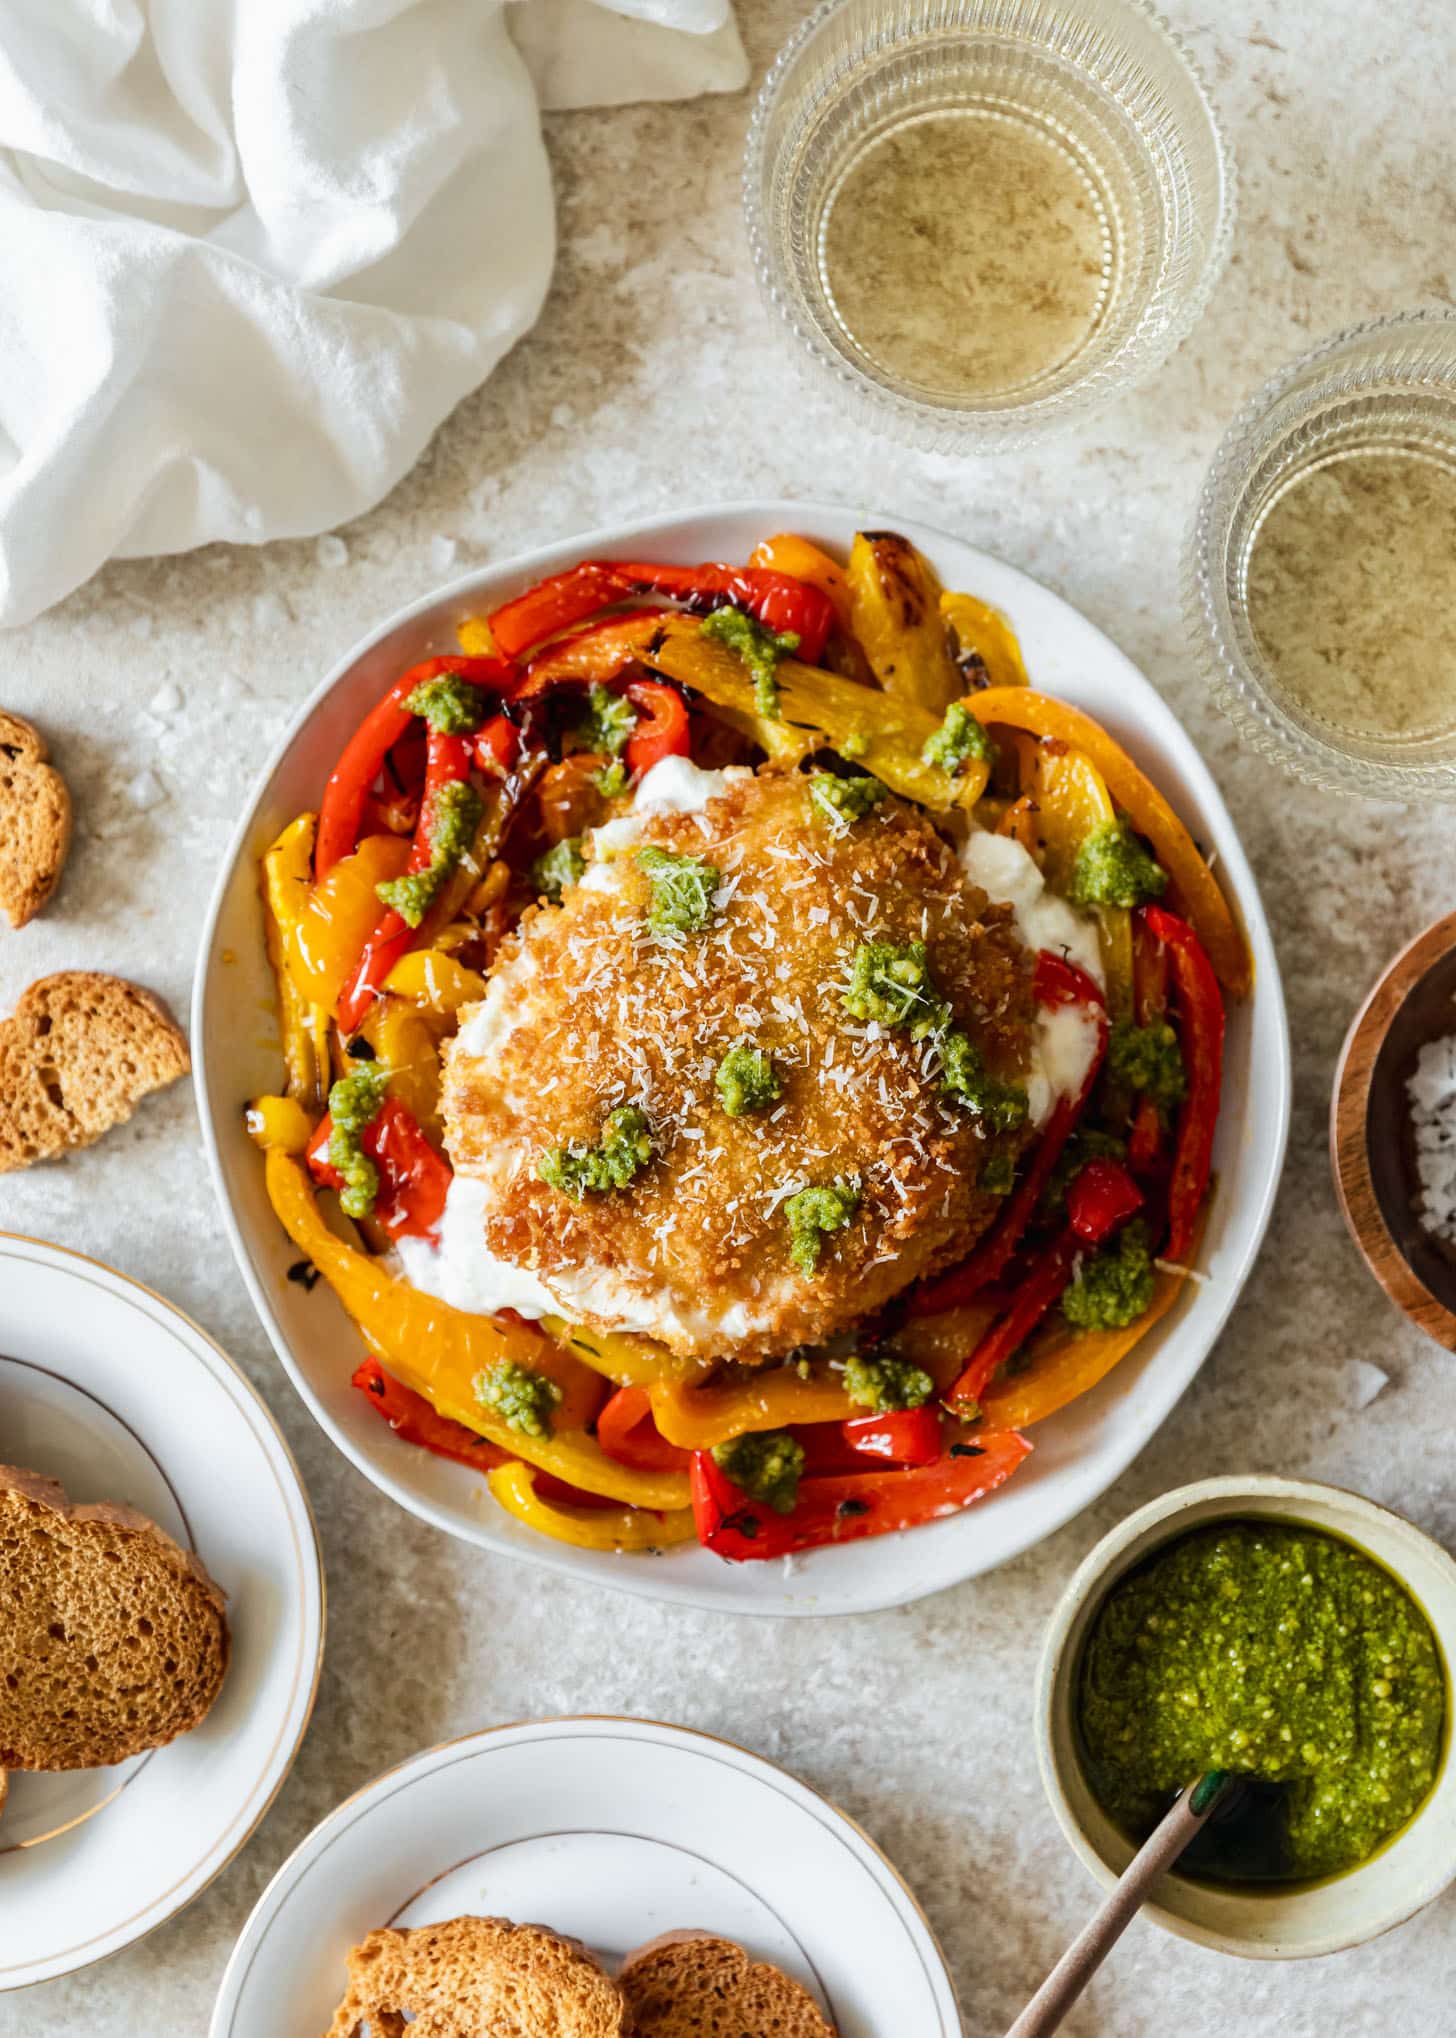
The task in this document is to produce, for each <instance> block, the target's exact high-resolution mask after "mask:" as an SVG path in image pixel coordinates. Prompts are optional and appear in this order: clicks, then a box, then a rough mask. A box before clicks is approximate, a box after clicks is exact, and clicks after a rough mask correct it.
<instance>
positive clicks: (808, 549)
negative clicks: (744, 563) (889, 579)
mask: <svg viewBox="0 0 1456 2038" xmlns="http://www.w3.org/2000/svg"><path fill="white" fill-rule="evenodd" d="M748 563H749V565H750V566H761V567H766V568H767V570H768V571H769V572H770V573H787V574H788V575H789V576H790V577H791V578H792V579H794V580H802V581H804V582H806V583H807V585H808V586H810V587H817V588H818V590H819V592H820V593H821V594H826V595H828V597H829V599H830V601H832V602H833V604H834V613H835V615H836V616H838V618H839V627H840V629H841V630H853V627H854V624H853V621H852V613H853V599H852V597H851V595H850V592H849V583H848V581H847V580H846V579H845V577H844V568H843V567H842V566H836V565H835V563H834V561H833V560H832V559H831V558H830V556H829V554H828V553H827V552H821V551H820V550H819V547H818V546H817V545H811V544H810V542H809V540H808V539H807V538H797V537H795V536H794V535H793V534H792V532H789V531H781V532H780V533H779V535H778V537H776V538H765V539H764V541H763V543H762V544H761V545H755V546H754V548H753V556H752V557H751V558H750V560H749V562H748Z"/></svg>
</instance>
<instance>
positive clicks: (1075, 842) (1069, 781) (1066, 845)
mask: <svg viewBox="0 0 1456 2038" xmlns="http://www.w3.org/2000/svg"><path fill="white" fill-rule="evenodd" d="M1024 790H1025V791H1026V792H1028V793H1029V794H1030V795H1031V799H1032V803H1033V806H1034V808H1035V812H1036V833H1037V839H1038V846H1039V848H1040V852H1041V854H1040V859H1039V860H1040V862H1041V867H1042V869H1043V871H1044V872H1045V874H1046V881H1047V883H1048V884H1049V885H1050V886H1051V888H1052V890H1053V891H1054V892H1062V893H1065V892H1066V889H1067V887H1068V885H1069V884H1070V883H1071V881H1072V871H1073V869H1074V867H1075V865H1076V862H1077V852H1078V850H1079V849H1080V848H1081V847H1082V844H1083V843H1084V842H1085V841H1086V839H1087V837H1088V836H1089V835H1090V834H1092V832H1093V831H1094V829H1097V828H1102V827H1105V826H1106V825H1107V823H1108V822H1109V821H1112V820H1115V819H1116V816H1117V810H1116V808H1115V807H1114V806H1113V804H1112V795H1111V793H1110V792H1109V791H1108V790H1107V781H1106V779H1105V778H1103V776H1102V774H1101V772H1100V771H1099V770H1098V769H1097V767H1096V765H1095V764H1094V763H1093V762H1092V760H1091V758H1090V757H1089V756H1088V755H1087V753H1086V752H1085V751H1084V750H1077V749H1075V748H1073V747H1072V746H1071V745H1069V744H1065V743H1061V742H1058V741H1057V740H1056V739H1055V738H1054V739H1053V740H1052V741H1051V742H1042V743H1038V744H1036V745H1035V746H1034V748H1033V751H1032V757H1031V782H1030V783H1029V784H1028V785H1027V786H1026V787H1025V788H1024ZM1097 938H1098V945H1099V946H1100V948H1101V950H1102V967H1103V970H1104V972H1105V974H1106V977H1107V1005H1108V1009H1109V1011H1110V1012H1111V1013H1112V1016H1113V1018H1114V1019H1130V1018H1131V1017H1132V915H1131V913H1129V912H1128V911H1127V909H1126V908H1125V907H1123V906H1099V907H1098V908H1097Z"/></svg>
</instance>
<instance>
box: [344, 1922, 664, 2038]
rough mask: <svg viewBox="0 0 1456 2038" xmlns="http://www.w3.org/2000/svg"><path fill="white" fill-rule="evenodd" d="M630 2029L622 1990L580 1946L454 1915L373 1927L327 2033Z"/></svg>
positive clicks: (490, 2036) (528, 2037)
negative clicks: (402, 1927)
mask: <svg viewBox="0 0 1456 2038" xmlns="http://www.w3.org/2000/svg"><path fill="white" fill-rule="evenodd" d="M366 2026H367V2028H368V2031H369V2034H370V2038H400V2034H401V2033H403V2032H405V2031H408V2033H409V2038H628V2034H629V2033H630V2032H631V2029H632V2026H631V2023H630V2021H629V2020H628V2017H627V2012H626V2008H625V2005H624V2004H623V2001H622V1994H621V1991H620V1989H619V1988H618V1987H617V1984H616V1983H615V1982H614V1981H612V1980H610V1979H609V1978H608V1976H607V1975H606V1974H605V1973H604V1971H603V1970H602V1968H601V1966H600V1965H599V1964H598V1962H597V1961H595V1960H594V1959H593V1958H592V1956H591V1954H590V1953H588V1952H587V1950H586V1948H585V1947H584V1946H582V1945H581V1944H579V1942H578V1941H577V1940H575V1939H563V1938H562V1937H560V1935H559V1934H558V1933H556V1932H550V1931H548V1930H547V1929H546V1927H545V1926H544V1925H513V1924H511V1923H510V1921H509V1919H507V1918H450V1919H447V1920H446V1922H445V1923H444V1924H441V1925H420V1926H418V1927H417V1928H415V1929H414V1930H412V1931H403V1932H396V1931H381V1932H371V1933H370V1934H369V1936H368V1938H367V1939H364V1940H363V1941H361V1943H360V1944H359V1945H357V1946H356V1947H355V1948H354V1949H353V1951H352V1952H351V1953H350V1955H349V1989H348V1993H347V1994H346V1995H345V1997H344V2000H343V2001H342V2002H341V2003H340V2005H339V2007H338V2009H337V2010H336V2011H335V2012H334V2021H333V2023H332V2024H331V2025H330V2026H329V2029H328V2032H327V2034H326V2038H357V2034H359V2033H360V2032H361V2031H362V2030H363V2029H364V2028H365V2027H366Z"/></svg>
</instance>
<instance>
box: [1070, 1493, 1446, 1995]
mask: <svg viewBox="0 0 1456 2038" xmlns="http://www.w3.org/2000/svg"><path fill="white" fill-rule="evenodd" d="M1453 1657H1456V1561H1453V1560H1452V1558H1451V1557H1450V1556H1449V1555H1448V1554H1447V1552H1446V1551H1445V1550H1443V1549H1442V1548H1441V1547H1440V1545H1439V1544H1437V1543H1435V1542H1433V1541H1432V1540H1431V1538H1430V1537H1429V1536H1427V1535H1425V1534H1423V1533H1422V1532H1421V1531H1420V1530H1419V1529H1417V1528H1415V1527H1414V1526H1413V1525H1412V1524H1411V1523H1410V1522H1408V1521H1406V1520H1404V1519H1403V1518H1402V1517H1401V1516H1400V1515H1397V1514H1393V1513H1392V1512H1391V1511H1390V1510H1389V1509H1387V1508H1384V1507H1380V1506H1378V1505H1377V1504H1376V1503H1375V1502H1374V1501H1370V1500H1365V1499H1363V1498H1361V1497H1360V1496H1359V1495H1358V1494H1353V1493H1346V1492H1344V1491H1342V1490H1341V1489H1339V1488H1337V1487H1333V1486H1322V1485H1315V1484H1312V1483H1310V1482H1307V1481H1303V1480H1294V1479H1281V1478H1276V1477H1267V1476H1249V1477H1245V1478H1220V1479H1207V1480H1204V1481H1202V1482H1200V1483H1199V1484H1198V1485H1195V1486H1184V1487H1180V1488H1178V1489H1177V1490H1176V1491H1174V1492H1172V1493H1167V1494H1164V1495H1163V1496H1162V1497H1161V1498H1160V1499H1158V1500H1155V1501H1153V1502H1151V1503H1150V1504H1149V1505H1148V1506H1147V1507H1144V1508H1141V1509H1139V1511H1138V1512H1137V1513H1136V1514H1134V1515H1132V1516H1130V1517H1129V1519H1128V1520H1127V1521H1125V1522H1123V1523H1121V1524H1120V1526H1119V1527H1117V1528H1115V1529H1113V1530H1112V1531H1111V1533H1110V1534H1109V1535H1107V1536H1105V1537H1104V1538H1103V1540H1102V1541H1101V1542H1100V1543H1099V1544H1098V1545H1097V1547H1096V1548H1095V1549H1094V1550H1093V1551H1092V1553H1091V1554H1090V1556H1089V1557H1088V1558H1087V1559H1086V1561H1085V1563H1083V1565H1082V1566H1081V1568H1080V1569H1079V1570H1078V1571H1077V1573H1076V1575H1075V1576H1074V1577H1073V1579H1072V1581H1071V1583H1070V1584H1069V1585H1068V1587H1067V1590H1066V1592H1065V1593H1064V1594H1063V1597H1062V1600H1061V1602H1060V1604H1059V1606H1058V1607H1057V1610H1056V1612H1055V1614H1054V1615H1053V1617H1052V1621H1051V1625H1050V1627H1049V1629H1048V1632H1047V1638H1046V1642H1045V1645H1044V1648H1043V1653H1042V1662H1041V1669H1040V1673H1039V1677H1038V1687H1037V1738H1038V1752H1039V1758H1040V1764H1041V1771H1042V1780H1043V1783H1044V1784H1045V1787H1046V1791H1047V1795H1048V1798H1049V1799H1050V1801H1051V1806H1052V1810H1053V1812H1054V1813H1055V1814H1056V1817H1057V1819H1058V1822H1059V1823H1060V1825H1061V1827H1062V1830H1063V1832H1064V1833H1065V1834H1066V1836H1067V1839H1068V1840H1069V1842H1070V1843H1071V1846H1072V1849H1073V1851H1074V1852H1075V1853H1076V1854H1077V1855H1078V1857H1079V1858H1080V1859H1081V1861H1082V1862H1083V1864H1084V1865H1085V1866H1086V1867H1087V1868H1088V1869H1089V1870H1090V1871H1091V1873H1092V1875H1093V1876H1094V1877H1095V1878H1096V1879H1097V1880H1098V1881H1099V1882H1101V1883H1103V1884H1104V1885H1105V1884H1110V1883H1112V1882H1113V1881H1115V1880H1116V1878H1117V1877H1118V1876H1119V1875H1120V1874H1121V1873H1122V1871H1123V1869H1124V1868H1125V1867H1126V1866H1127V1864H1128V1862H1129V1861H1130V1860H1131V1858H1132V1856H1133V1854H1134V1853H1135V1852H1136V1850H1137V1847H1138V1846H1139V1844H1140V1843H1141V1841H1142V1840H1143V1839H1145V1838H1146V1837H1147V1835H1148V1833H1149V1832H1150V1831H1151V1830H1152V1828H1153V1827H1154V1826H1155V1825H1156V1824H1157V1822H1158V1820H1159V1819H1160V1818H1161V1816H1162V1814H1163V1813H1164V1811H1166V1809H1167V1807H1168V1805H1169V1804H1170V1803H1171V1801H1172V1799H1173V1797H1174V1796H1175V1795H1176V1793H1177V1792H1178V1791H1179V1790H1180V1789H1181V1788H1183V1787H1184V1785H1186V1784H1188V1783H1191V1782H1193V1781H1194V1780H1195V1779H1196V1778H1197V1777H1198V1776H1200V1775H1201V1774H1202V1773H1203V1772H1204V1771H1205V1770H1208V1769H1215V1768H1217V1769H1225V1770H1229V1771H1231V1772H1232V1773H1233V1774H1234V1776H1235V1777H1236V1778H1237V1780H1238V1787H1237V1789H1236V1790H1234V1791H1233V1792H1231V1793H1230V1794H1229V1795H1228V1797H1227V1799H1226V1800H1225V1806H1224V1809H1223V1810H1222V1811H1220V1813H1219V1814H1218V1815H1217V1816H1216V1817H1215V1818H1214V1819H1213V1820H1211V1821H1210V1822H1209V1824H1208V1826H1207V1827H1206V1828H1205V1829H1204V1831H1203V1832H1202V1833H1201V1834H1200V1835H1199V1836H1198V1839H1197V1840H1196V1841H1195V1843H1194V1845H1193V1847H1191V1848H1190V1849H1189V1851H1188V1852H1187V1853H1186V1854H1185V1855H1184V1857H1183V1859H1182V1860H1181V1861H1180V1863H1179V1866H1178V1872H1177V1873H1176V1874H1172V1875H1169V1876H1167V1877H1165V1879H1164V1881H1163V1884H1162V1886H1161V1890H1160V1895H1159V1901H1158V1902H1157V1903H1154V1904H1149V1905H1147V1906H1146V1907H1145V1910H1144V1915H1145V1916H1147V1917H1150V1918H1152V1919H1153V1920H1155V1922H1157V1923H1158V1924H1160V1925H1162V1926H1164V1927H1165V1928H1166V1929H1167V1930H1169V1931H1171V1932H1175V1933H1177V1934H1178V1935H1179V1936H1180V1937H1181V1938H1185V1939H1192V1940H1195V1941H1197V1942H1198V1943H1199V1944H1200V1945H1204V1946H1210V1947H1213V1948H1215V1949H1216V1950H1218V1951H1221V1952H1226V1953H1236V1954H1241V1955H1243V1956H1245V1957H1247V1958H1252V1959H1266V1960H1289V1959H1298V1958H1302V1957H1308V1956H1310V1955H1315V1954H1324V1953H1335V1952H1339V1951H1341V1950H1342V1949H1344V1948H1346V1947H1349V1946H1355V1945H1359V1944H1360V1943H1362V1942H1363V1941H1364V1940H1366V1939H1371V1938H1374V1937H1375V1936H1376V1935H1377V1934H1379V1933H1381V1932H1385V1931H1388V1930H1389V1929H1390V1928H1391V1927H1392V1926H1394V1925H1398V1924H1400V1923H1402V1922H1403V1921H1404V1920H1405V1919H1406V1918H1408V1917H1410V1916H1412V1915H1413V1913H1414V1912H1416V1911H1417V1910H1419V1909H1420V1908H1421V1907H1422V1906H1423V1905H1424V1904H1427V1903H1429V1902H1430V1900H1431V1899H1432V1898H1433V1897H1435V1896H1436V1895H1437V1894H1439V1892H1440V1891H1441V1890H1442V1889H1444V1888H1445V1887H1446V1885H1447V1884H1448V1883H1450V1882H1451V1881H1453V1880H1456V1765H1453V1764H1452V1762H1451V1760H1450V1747H1451V1724H1452V1694H1451V1667H1450V1666H1451V1663H1452V1660H1453Z"/></svg>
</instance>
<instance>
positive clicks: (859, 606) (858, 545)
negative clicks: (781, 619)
mask: <svg viewBox="0 0 1456 2038" xmlns="http://www.w3.org/2000/svg"><path fill="white" fill-rule="evenodd" d="M845 577H846V579H847V580H848V582H849V595H850V603H851V607H850V621H851V624H852V627H853V630H854V634H855V636H856V637H858V639H859V641H860V643H861V645H862V646H863V648H864V654H865V656H866V658H868V659H869V662H870V668H871V670H872V671H873V673H874V675H875V678H876V679H877V680H878V681H879V683H880V685H881V686H882V687H883V688H884V690H885V692H886V693H887V694H890V695H892V696H893V697H894V698H895V699H896V700H899V701H902V702H903V701H908V702H910V703H912V704H913V705H914V706H916V707H920V708H926V709H928V710H929V712H930V713H931V714H932V715H933V716H934V717H935V719H936V721H939V720H940V718H941V716H942V715H943V714H944V713H945V711H946V709H947V708H948V707H949V706H950V704H951V702H952V701H953V700H955V699H957V698H958V697H959V695H960V694H962V693H963V692H964V691H965V684H966V683H965V680H964V679H963V678H962V677H961V672H960V668H959V667H958V666H957V664H956V662H955V660H954V659H953V658H952V657H951V655H950V644H949V642H948V640H947V637H946V630H945V621H944V619H943V617H942V615H941V612H940V600H941V588H940V582H939V581H938V580H937V579H936V577H935V569H934V567H933V566H932V565H931V564H930V561H929V560H928V559H927V558H926V557H925V556H924V554H923V553H921V552H919V551H917V550H916V548H915V547H914V546H913V545H912V544H911V543H910V540H909V539H908V538H902V537H900V536H899V535H898V533H896V532H894V531H859V532H857V533H856V534H855V540H854V543H853V545H851V547H850V549H849V569H848V572H847V574H846V576H845Z"/></svg>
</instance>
